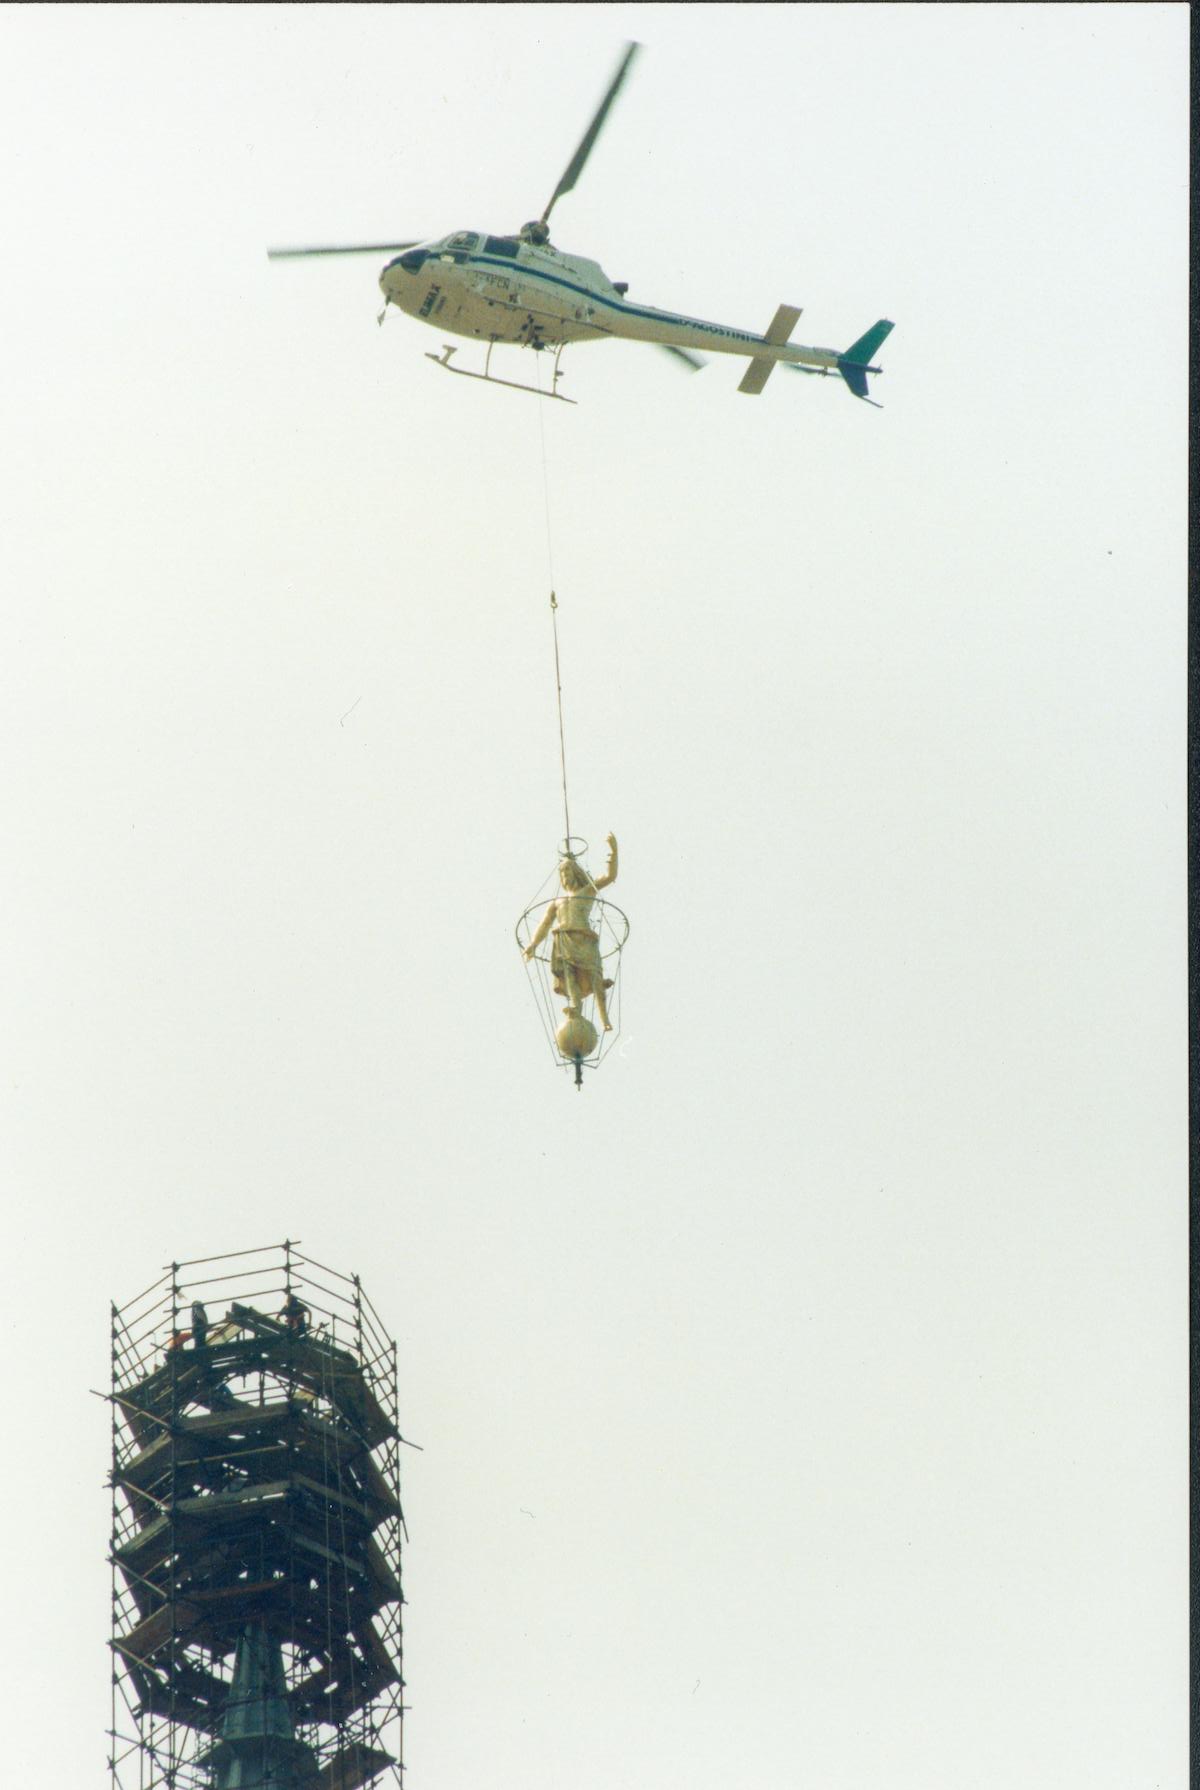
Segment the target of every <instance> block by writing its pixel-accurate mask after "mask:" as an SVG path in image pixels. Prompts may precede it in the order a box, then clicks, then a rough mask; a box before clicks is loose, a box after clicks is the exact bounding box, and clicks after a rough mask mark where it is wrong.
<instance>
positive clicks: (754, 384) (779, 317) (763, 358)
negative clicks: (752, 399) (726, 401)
mask: <svg viewBox="0 0 1200 1790" xmlns="http://www.w3.org/2000/svg"><path fill="white" fill-rule="evenodd" d="M799 320H800V312H799V309H798V308H797V306H795V305H780V307H779V309H778V310H777V311H776V313H775V315H774V316H773V317H772V319H771V322H770V324H769V326H768V328H767V332H766V335H765V336H764V337H763V341H764V342H770V343H771V344H772V346H775V347H778V346H781V345H782V344H783V343H784V342H786V341H787V339H788V337H789V336H790V335H791V333H792V331H793V330H794V329H795V327H796V324H797V323H798V322H799ZM774 365H775V362H774V361H773V360H772V359H771V358H770V357H769V356H767V355H765V354H762V355H756V356H755V358H754V359H753V360H752V361H751V362H750V365H749V366H748V367H747V368H746V371H745V372H744V373H743V375H742V381H741V384H740V385H739V386H738V390H739V391H740V392H749V393H751V394H752V395H753V394H754V393H756V392H760V391H761V390H762V388H763V386H764V385H765V384H766V383H767V380H768V379H769V378H770V377H771V369H772V368H773V367H774Z"/></svg>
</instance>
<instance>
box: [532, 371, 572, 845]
mask: <svg viewBox="0 0 1200 1790" xmlns="http://www.w3.org/2000/svg"><path fill="white" fill-rule="evenodd" d="M541 373H542V369H541V365H540V363H539V364H538V367H537V381H538V386H539V388H540V386H541V383H542V378H541ZM537 412H538V437H539V439H540V441H541V448H542V500H543V508H544V513H545V518H546V567H547V570H548V571H549V573H550V623H551V627H552V628H553V631H554V689H555V694H556V697H557V701H558V762H559V767H560V770H561V772H562V792H563V827H564V833H563V839H564V843H565V844H566V845H567V847H568V848H569V846H570V840H571V814H570V809H569V806H568V803H567V745H566V737H565V735H564V732H563V705H562V666H561V662H560V660H559V654H558V598H557V597H556V596H555V594H554V543H553V540H552V538H551V533H550V476H549V473H548V471H547V467H546V423H545V418H544V416H543V414H542V407H541V405H540V404H539V405H538V407H537Z"/></svg>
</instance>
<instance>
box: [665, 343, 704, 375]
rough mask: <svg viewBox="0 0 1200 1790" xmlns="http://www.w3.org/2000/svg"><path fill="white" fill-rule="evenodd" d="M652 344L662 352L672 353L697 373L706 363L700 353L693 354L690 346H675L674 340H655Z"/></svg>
mask: <svg viewBox="0 0 1200 1790" xmlns="http://www.w3.org/2000/svg"><path fill="white" fill-rule="evenodd" d="M654 346H655V347H656V348H661V349H662V351H663V353H664V354H672V355H674V357H675V359H676V360H677V361H682V363H683V365H684V366H685V367H689V368H690V369H691V371H692V372H693V373H698V372H699V371H700V369H701V368H702V367H707V365H708V362H707V361H706V360H705V358H704V356H703V355H702V354H693V353H692V351H691V349H690V348H677V347H676V346H675V344H674V342H656V343H655V344H654Z"/></svg>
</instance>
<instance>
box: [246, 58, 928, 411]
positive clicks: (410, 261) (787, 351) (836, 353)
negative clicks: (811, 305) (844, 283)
mask: <svg viewBox="0 0 1200 1790" xmlns="http://www.w3.org/2000/svg"><path fill="white" fill-rule="evenodd" d="M639 47H640V46H639V45H638V44H636V43H630V44H627V45H626V48H625V52H624V55H623V56H622V58H621V61H620V63H619V65H618V67H617V70H616V73H615V74H614V76H613V78H612V80H611V81H610V83H609V86H608V91H607V92H606V93H605V95H604V98H603V99H602V100H601V102H600V105H599V107H598V108H597V110H596V114H595V116H594V117H593V119H592V122H591V123H590V124H589V126H588V128H587V130H586V131H585V132H584V134H583V137H582V139H581V140H580V143H579V147H578V148H577V149H576V151H575V153H574V155H573V156H572V157H571V160H570V161H569V162H568V164H567V167H566V170H565V172H564V174H563V176H562V179H561V180H560V181H559V183H558V185H557V186H556V187H555V189H554V191H553V193H552V194H551V196H550V203H549V204H548V205H547V206H546V209H545V211H544V212H543V213H542V215H541V217H540V218H537V219H535V220H534V221H533V222H532V223H528V224H524V225H522V227H521V229H520V230H519V231H518V232H517V234H516V235H515V236H488V235H486V234H485V233H483V232H482V231H478V230H455V231H453V232H452V233H451V234H450V235H449V236H442V237H438V238H436V239H431V240H429V241H425V242H413V241H410V242H371V243H356V244H351V245H337V246H334V247H327V248H297V249H269V250H268V251H267V253H268V255H269V256H270V257H271V259H272V260H286V259H292V258H296V257H303V256H311V255H375V254H389V253H390V254H392V255H393V256H394V259H392V260H391V261H389V262H388V264H387V266H386V267H385V268H384V269H383V271H382V273H381V274H380V276H379V284H380V287H381V289H382V291H383V296H384V308H383V311H382V312H381V313H380V318H379V321H380V322H381V323H382V322H383V319H384V317H385V316H386V315H387V307H388V305H395V306H396V308H397V309H398V310H401V311H404V312H406V313H407V314H408V315H409V316H410V317H416V318H419V319H420V320H421V321H422V322H424V323H429V324H431V325H432V326H433V327H434V328H435V329H438V330H442V331H445V332H447V333H448V334H450V335H456V336H466V337H468V338H469V339H471V340H474V341H479V342H484V343H486V344H487V355H486V359H485V361H484V367H483V371H482V372H474V371H472V370H470V369H469V368H466V367H458V366H453V365H451V357H452V356H453V355H454V354H455V352H456V350H455V348H454V347H452V346H451V345H450V344H446V345H445V346H444V348H443V351H442V353H441V354H440V355H437V354H430V355H428V356H427V358H428V359H429V360H431V361H434V362H435V363H436V364H437V365H438V366H440V367H444V368H445V369H446V371H447V372H449V373H458V374H461V375H463V376H464V377H466V378H469V379H485V380H487V381H488V382H489V383H490V384H493V385H504V386H508V387H510V388H511V389H515V390H517V391H528V392H533V393H535V394H536V395H537V396H538V397H546V398H560V399H562V398H563V394H562V393H561V392H560V391H559V390H558V382H559V378H560V376H561V375H560V362H561V359H562V351H563V349H564V347H565V346H566V345H567V343H568V342H598V341H604V340H606V339H608V338H611V337H618V338H621V339H623V340H625V341H633V342H652V343H655V344H657V345H658V346H659V347H662V348H665V349H667V350H668V352H670V353H673V354H675V355H677V356H679V358H680V359H682V360H684V361H686V362H687V364H688V365H689V366H690V367H693V368H698V367H700V366H702V365H703V364H704V363H703V361H702V360H700V359H699V358H697V351H705V350H707V351H708V352H710V353H715V354H740V355H745V356H746V357H747V358H748V359H749V362H750V364H749V366H748V367H747V368H746V371H745V373H744V374H743V376H742V380H741V383H740V385H739V386H738V390H739V391H741V392H749V393H757V392H761V391H762V389H763V387H764V386H765V385H766V383H767V380H768V379H769V378H770V376H771V373H772V372H773V371H774V369H775V367H776V366H777V365H779V364H783V365H784V366H788V367H791V368H793V370H794V371H796V372H798V373H809V374H813V375H815V376H816V377H818V378H827V377H828V376H829V375H830V374H833V373H837V374H840V375H841V377H842V379H843V380H844V381H845V383H846V385H847V386H848V388H849V389H850V391H851V392H852V393H853V394H854V396H855V397H856V398H863V399H866V401H867V402H868V403H874V399H872V398H870V397H868V393H867V375H868V374H870V373H879V372H881V371H882V369H881V368H879V367H876V366H873V365H872V364H871V362H872V357H873V356H874V355H875V354H876V352H877V351H878V349H879V348H880V347H881V346H882V344H883V342H884V341H885V340H886V338H887V337H888V336H889V335H890V334H891V331H892V328H893V325H892V324H891V323H890V322H888V320H887V319H886V318H883V317H881V318H880V319H879V321H878V323H875V324H872V326H871V328H870V329H869V330H867V331H866V333H865V335H862V336H860V337H859V338H858V340H857V341H856V342H852V343H851V345H850V347H849V348H847V349H845V350H843V351H840V350H838V349H836V348H803V347H801V346H800V345H799V344H798V343H794V342H792V341H790V340H789V338H790V336H791V333H792V330H793V329H794V328H795V326H796V323H797V322H798V321H799V318H800V311H799V308H798V307H797V306H795V305H786V304H784V305H780V306H779V308H778V310H777V311H776V312H775V315H774V317H773V318H772V319H771V322H770V323H769V324H768V326H767V329H766V331H765V333H764V334H763V335H755V334H754V333H753V331H751V330H745V329H733V328H731V327H730V326H729V325H727V324H723V323H704V322H702V321H701V320H700V319H699V318H697V317H683V316H680V315H679V314H678V313H677V312H675V311H659V310H654V309H652V308H651V307H650V306H648V305H634V304H630V303H629V300H628V298H627V297H626V294H627V292H628V290H629V286H628V282H627V281H616V282H614V281H612V280H610V279H609V278H608V276H607V274H606V273H605V272H604V270H603V268H602V267H601V266H600V265H599V263H598V262H595V261H588V260H585V259H584V257H583V256H582V255H567V254H564V253H563V251H562V250H561V249H558V248H556V247H555V246H554V244H553V243H552V242H551V241H550V228H549V223H550V213H551V212H552V211H553V210H554V207H555V205H556V204H557V203H558V201H559V199H561V198H562V197H563V195H564V193H569V192H570V191H571V189H572V188H573V187H574V185H575V183H576V181H577V180H578V179H579V176H580V174H581V173H582V172H583V168H584V165H585V163H586V162H587V159H588V156H589V155H590V154H591V152H592V149H593V148H594V146H595V143H596V139H597V137H598V136H599V135H600V132H601V130H602V128H603V126H604V122H605V119H606V118H607V116H608V113H609V109H610V107H611V106H612V103H613V101H614V100H615V99H616V97H617V94H618V92H619V91H620V88H621V85H622V83H623V82H624V80H625V77H626V75H627V74H628V73H629V68H630V65H631V63H632V62H633V59H634V56H635V55H636V54H637V51H638V49H639ZM504 343H511V344H515V345H517V346H520V347H524V348H534V349H553V350H554V369H553V374H552V377H551V379H550V383H549V388H548V389H546V390H543V389H542V388H541V387H540V386H532V385H524V384H521V383H519V382H518V381H515V380H510V379H499V378H497V376H496V375H495V374H493V373H492V371H491V359H492V350H493V348H495V347H496V346H497V345H498V344H504ZM564 402H566V403H571V402H573V400H572V399H569V398H568V399H565V400H564Z"/></svg>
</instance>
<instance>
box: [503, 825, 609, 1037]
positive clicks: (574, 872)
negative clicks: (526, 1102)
mask: <svg viewBox="0 0 1200 1790" xmlns="http://www.w3.org/2000/svg"><path fill="white" fill-rule="evenodd" d="M558 880H559V882H560V884H561V885H562V894H561V895H558V896H556V897H555V899H554V900H553V901H552V902H551V903H550V905H549V906H548V907H547V909H546V911H545V913H544V914H543V915H542V918H541V922H540V924H539V926H538V929H537V931H536V932H535V933H534V935H533V937H532V939H531V940H530V942H529V944H528V945H526V947H525V950H524V952H523V956H524V957H525V959H526V961H527V962H528V961H529V959H530V958H532V957H534V956H535V955H536V953H537V948H538V946H539V945H540V944H541V942H542V940H543V939H544V938H545V937H546V934H547V933H549V932H551V931H552V932H553V937H552V939H551V942H550V974H551V975H552V976H553V978H554V992H555V994H559V995H565V996H566V1001H567V1004H566V1006H565V1007H564V1009H563V1011H564V1013H565V1014H566V1016H567V1025H566V1026H564V1027H563V1028H562V1029H561V1030H562V1033H569V1036H570V1039H571V1040H572V1041H574V1040H575V1039H576V1038H577V1037H578V1040H579V1041H580V1042H582V1040H583V1034H582V1031H581V1030H580V1028H579V1027H578V1026H576V1025H574V1024H573V1023H572V1022H576V1021H580V1020H581V1012H580V1009H581V1008H582V1005H583V1003H584V1001H585V1000H586V999H587V997H588V996H589V995H595V997H596V1012H597V1014H598V1015H599V1019H600V1023H601V1025H602V1026H603V1027H604V1030H605V1031H606V1032H611V1031H612V1022H611V1021H610V1019H609V1017H608V1001H607V999H606V991H607V990H608V989H610V988H611V987H612V979H611V977H606V976H605V974H604V966H603V964H602V962H601V960H600V937H599V934H598V933H596V932H593V930H592V924H591V920H592V903H593V901H595V899H596V896H597V895H598V894H599V892H600V890H601V889H607V888H608V886H609V884H610V883H615V882H616V880H617V842H616V839H615V838H614V837H613V835H612V834H611V833H610V834H609V835H608V865H607V867H606V869H605V872H604V875H603V876H598V877H596V878H595V879H594V880H593V878H592V877H591V876H589V875H588V873H587V871H586V870H585V869H584V867H583V865H582V864H581V863H580V862H579V860H578V859H577V858H576V856H575V854H574V852H571V851H567V852H564V854H563V856H562V861H561V862H560V864H559V866H558ZM582 1024H583V1026H584V1027H586V1029H587V1031H589V1032H592V1037H593V1039H594V1038H595V1032H594V1031H592V1028H591V1026H590V1025H589V1024H588V1022H587V1021H586V1020H583V1021H582ZM559 1048H560V1049H562V1050H563V1052H564V1055H567V1056H573V1055H575V1054H576V1048H575V1044H574V1042H572V1046H571V1048H570V1049H564V1040H563V1038H562V1036H561V1035H560V1040H559ZM580 1054H584V1055H586V1054H588V1053H587V1052H586V1051H584V1052H581V1053H580Z"/></svg>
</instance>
